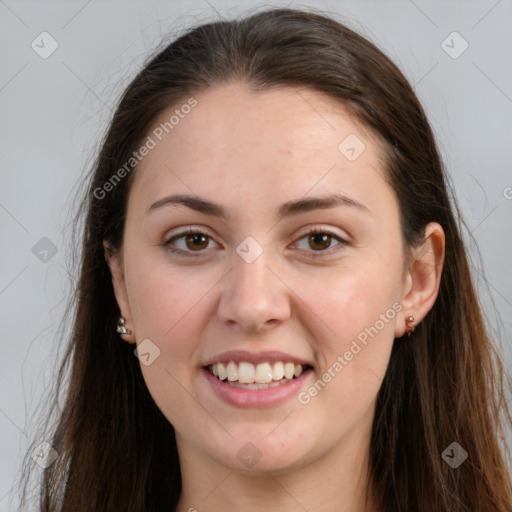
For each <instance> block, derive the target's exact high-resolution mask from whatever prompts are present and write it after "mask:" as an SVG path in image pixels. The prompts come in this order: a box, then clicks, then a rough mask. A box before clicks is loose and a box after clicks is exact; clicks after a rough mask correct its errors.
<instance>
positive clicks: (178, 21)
mask: <svg viewBox="0 0 512 512" xmlns="http://www.w3.org/2000/svg"><path fill="white" fill-rule="evenodd" d="M277 5H281V6H293V7H307V6H311V7H316V8H319V9H322V10H324V11H326V12H327V13H331V14H332V15H334V16H337V17H338V19H339V20H340V21H344V22H346V23H348V25H349V26H351V27H352V28H353V29H355V30H357V31H358V32H360V33H361V34H363V35H364V36H366V37H367V38H369V39H370V40H371V41H373V42H374V43H375V44H377V46H379V47H380V48H381V49H383V50H384V51H385V52H386V53H387V54H388V55H389V56H390V57H391V58H392V59H393V60H394V62H395V63H396V64H397V65H398V66H399V67H400V68H401V69H402V71H403V72H404V74H405V75H406V76H407V78H408V79H409V80H410V82H411V84H413V85H414V88H415V91H416V93H417V94H418V96H419V98H420V100H421V101H422V103H423V105H424V106H425V109H426V111H427V115H428V117H429V119H430V121H431V124H432V126H433V128H434V131H435V134H436V137H437V140H438V143H439V147H440V150H441V153H442V157H443V159H444V161H445V163H446V166H447V170H448V172H449V174H450V176H451V179H452V181H453V183H454V186H455V191H456V195H457V198H458V200H459V202H460V205H461V207H462V209H463V212H464V218H465V221H466V223H467V226H468V230H469V231H470V232H471V234H472V236H473V237H474V240H475V241H476V244H475V243H473V242H471V243H470V248H471V254H472V256H473V259H474V272H475V277H476V278H477V281H478V283H479V287H480V288H481V293H482V302H483V304H484V305H485V308H486V312H487V314H488V317H489V322H490V323H491V324H492V325H493V326H495V327H496V328H497V329H498V330H499V333H500V336H501V342H502V344H503V345H504V348H505V352H506V362H507V365H508V369H509V371H510V369H511V368H512V352H511V350H510V348H509V345H510V343H509V341H510V339H511V334H512V279H511V274H510V264H511V257H510V253H511V250H512V222H511V220H512V172H511V163H512V137H511V135H512V65H511V63H512V55H511V54H512V25H511V23H510V21H511V20H512V2H511V1H510V0H501V1H496V0H491V1H467V0H466V1H450V2H446V1H440V2H432V1H420V0H415V1H412V0H411V1H408V0H400V1H382V0H380V1H357V2H356V1H338V2H334V1H331V2H328V1H324V2H320V1H318V2H316V1H315V2H313V1H311V2H309V3H308V2H306V3H295V2H270V3H257V2H251V1H245V2H243V3H239V2H236V1H227V0H208V1H207V0H187V1H186V2H182V1H165V2H164V1H145V2H142V1H139V2H129V1H122V2H120V1H109V2H101V1H99V0H92V1H90V0H89V1H87V0H86V1H80V2H75V1H66V2H55V1H45V2H42V1H38V2H26V1H14V0H0V43H1V44H0V53H1V57H0V59H1V67H0V109H1V117H0V120H1V121H0V165H1V167H0V168H1V171H0V172H1V175H0V176H1V178H0V226H1V246H0V258H1V259H0V262H1V264H0V324H1V327H0V328H1V362H0V364H1V375H0V432H1V436H0V461H1V464H0V510H5V511H7V510H12V509H14V504H15V503H16V494H17V488H16V484H15V477H16V475H17V472H18V470H19V466H20V462H21V458H22V456H23V454H24V453H25V452H26V451H27V449H28V446H29V445H30V444H31V443H32V442H33V441H34V440H36V441H38V442H39V441H41V442H43V441H45V440H44V439H41V440H37V439H34V436H35V435H36V434H35V432H36V430H35V424H34V422H33V420H34V410H35V407H36V405H37V403H38V400H39V397H40V396H41V393H42V392H44V391H45V390H47V389H48V388H49V386H50V384H51V382H52V379H53V378H54V375H55V370H56V358H57V357H58V352H57V347H58V340H57V328H58V326H59V322H60V321H61V318H62V314H63V311H64V307H65V305H66V301H67V290H68V289H69V286H68V283H69V281H70V279H71V278H72V276H70V275H69V273H68V269H69V254H70V251H69V245H70V235H71V228H70V220H71V218H72V214H73V212H74V210H73V209H74V207H75V206H76V201H74V192H75V186H76V183H77V181H78V180H79V179H81V177H82V176H83V175H84V173H85V172H87V170H88V164H89V163H90V161H91V160H92V158H93V157H94V152H95V151H96V149H97V145H98V142H99V140H100V138H101V136H102V134H103V133H104V130H105V128H106V124H107V122H108V120H109V117H110V116H111V113H112V110H113V109H114V107H115V104H116V101H117V99H118V98H119V95H120V94H121V92H122V90H123V88H124V87H125V86H126V85H127V83H128V82H129V80H130V79H131V78H133V77H134V75H135V73H136V72H137V71H138V69H139V68H140V66H141V65H142V63H143V62H144V60H145V59H146V58H147V56H148V54H149V53H150V52H151V51H153V49H154V48H155V47H156V46H158V45H161V44H162V41H163V38H166V39H167V40H168V39H169V38H171V37H172V36H173V35H175V34H177V33H179V32H181V31H183V30H184V29H186V28H187V27H188V26H191V25H193V24H197V23H201V22H206V21H211V20H213V19H221V18H222V17H225V18H228V19H229V18H232V17H234V16H237V15H240V14H243V13H245V12H247V10H251V11H254V10H255V9H256V8H258V7H259V8H263V7H270V6H277ZM43 32H45V33H46V34H42V33H43ZM454 32H455V34H454ZM41 41H42V42H41ZM57 45H58V46H57ZM55 48H56V49H55ZM53 49H55V50H54V51H53V53H51V55H48V53H50V52H51V51H52V50H53ZM479 254H480V256H479ZM480 257H481V262H480V260H479V258H480ZM483 275H485V280H484V279H483V278H482V276H483ZM485 283H487V285H485ZM487 290H488V291H489V293H488V292H487ZM493 304H494V305H493ZM440 451H441V450H440ZM41 471H42V470H41ZM11 500H12V503H11Z"/></svg>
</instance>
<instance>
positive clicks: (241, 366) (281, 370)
mask: <svg viewBox="0 0 512 512" xmlns="http://www.w3.org/2000/svg"><path fill="white" fill-rule="evenodd" d="M209 369H210V372H211V373H212V374H213V375H215V376H216V377H218V378H219V379H220V380H226V379H227V380H228V381H229V382H231V383H234V384H235V385H237V386H238V385H239V384H245V385H247V387H249V388H250V389H253V388H254V389H258V388H259V386H258V385H259V384H261V385H263V386H262V387H265V388H266V387H269V386H270V387H273V386H274V385H278V384H279V383H280V382H279V381H282V382H281V383H283V379H284V381H286V382H288V381H289V380H291V379H293V378H294V377H295V378H297V377H300V376H301V375H302V372H303V371H304V368H303V366H302V365H301V364H295V363H291V362H286V363H285V362H282V361H278V362H276V363H274V364H273V365H271V364H270V363H260V364H256V365H254V364H252V363H247V362H244V361H242V362H240V363H238V364H237V363H235V362H234V361H229V363H228V364H227V365H224V364H223V363H216V364H212V365H211V366H210V367H209ZM251 384H254V386H250V385H251Z"/></svg>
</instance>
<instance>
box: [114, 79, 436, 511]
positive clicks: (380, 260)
mask: <svg viewBox="0 0 512 512" xmlns="http://www.w3.org/2000/svg"><path fill="white" fill-rule="evenodd" d="M194 97H195V98H196V99H197V101H198V105H197V106H196V107H195V109H193V110H192V112H191V113H190V114H188V115H187V116H186V117H185V118H184V119H182V120H180V123H179V125H177V126H175V127H174V129H173V131H172V132H170V133H169V135H167V136H166V137H165V138H164V139H163V140H162V142H160V143H158V144H157V146H156V147H155V148H154V149H152V150H151V151H150V153H149V155H148V156H147V157H145V159H144V160H143V161H142V163H141V164H140V166H139V168H138V169H137V171H136V176H135V179H134V182H133V185H132V188H131V191H130V195H129V201H128V210H127V218H126V225H125V232H124V241H123V246H122V248H121V250H120V251H119V252H114V253H111V252H109V251H106V256H107V260H108V262H109V265H110V268H111V271H112V277H113V283H114V289H115V293H116V298H117V301H118V303H119V307H120V310H121V313H122V315H123V316H124V317H125V319H126V326H127V328H128V329H130V330H131V333H130V334H128V335H123V336H122V337H123V339H124V340H125V341H127V342H129V343H140V342H142V340H145V339H147V338H149V339H150V340H151V341H152V342H153V343H154V344H155V345H156V346H157V347H158V348H159V350H160V355H159V357H157V358H156V359H155V360H154V362H153V363H152V364H150V365H149V366H145V365H143V364H141V369H142V372H143V375H144V379H145V382H146V384H147V386H148V389H149V391H150V392H151V394H152V396H153V398H154V400H155V401H156V403H157V404H158V406H159V407H160V409H161V410H162V412H163V413H164V415H165V416H166V417H167V418H168V419H169V421H170V422H171V423H172V425H173V426H174V428H175V430H176V440H177V446H178V451H179V457H180V465H181V471H182V478H183V492H182V497H181V500H180V503H179V507H178V510H180V511H186V510H190V509H191V508H195V509H197V510H201V511H203V510H204V511H217V510H219V511H220V510H223V511H224V510H244V511H256V510H258V511H260V510H280V511H287V510H294V511H296V510H297V509H300V508H301V507H304V509H306V510H315V511H327V510H329V511H330V510H337V511H343V512H361V511H370V510H371V511H375V510H378V509H377V508H376V507H375V505H374V504H372V502H371V496H368V499H369V503H368V504H367V505H365V502H364V500H365V497H366V495H365V479H366V477H367V469H368V468H367V461H368V457H369V439H370V432H371V425H372V421H373V416H374V407H375V400H376V396H377V393H378V391H379V388H380V385H381V381H382V378H383V376H384V374H385V372H386V368H387V365H388V363H389V357H390V353H391V348H392V345H393V341H394V338H395V337H400V336H403V335H404V333H405V332H406V330H407V324H406V317H408V316H409V315H412V316H414V318H415V322H414V324H415V325H417V324H418V323H419V322H421V320H422V319H423V317H424V316H425V315H426V314H427V312H428V311H429V310H430V309H431V307H432V305H433V303H434V301H435V299H436V296H437V293H438V288H439V281H440V276H441V270H442V261H443V256H444V233H443V230H442V228H441V226H439V225H438V224H436V223H431V224H429V225H428V226H427V227H426V237H425V242H424V244H423V245H422V246H421V247H420V248H418V249H416V250H414V251H413V252H412V256H411V258H410V259H409V260H407V261H406V259H405V256H404V250H403V243H402V234H401V231H400V225H399V213H398V212H399V210H398V203H397V199H396V197H395V194H394V191H393V190H392V188H390V186H389V185H388V183H387V182H386V181H385V180H384V178H383V172H384V171H383V164H382V161H381V159H380V158H379V152H380V146H379V143H378V141H377V140H376V139H374V138H373V137H372V136H371V133H370V132H369V131H367V130H366V129H365V128H364V127H363V126H361V125H360V124H359V123H358V122H357V121H356V120H355V119H354V118H353V117H352V116H350V115H349V113H348V112H347V110H346V109H345V108H344V107H343V105H340V104H339V103H337V102H334V101H333V100H332V99H330V98H328V97H326V96H324V95H322V94H321V93H319V92H315V91H312V90H308V89H300V90H299V89H293V88H286V87H282V88H274V89H271V90H267V91H265V92H258V93H256V92H254V91H251V90H250V88H249V87H248V86H247V85H245V84H242V83H231V84H227V85H222V86H216V87H210V88H209V89H206V90H205V91H202V92H201V93H199V94H197V95H195V96H194ZM175 108H176V106H172V107H171V108H169V111H168V112H166V113H165V115H163V116H162V118H161V119H158V120H156V122H155V126H158V125H159V123H160V122H162V121H165V120H166V119H168V118H169V116H170V114H171V113H172V112H173V110H174V109H175ZM350 134H355V135H356V136H357V137H358V138H359V139H360V140H361V141H363V142H364V144H365V150H364V151H363V152H362V153H361V154H360V156H359V157H358V158H357V159H356V160H355V161H352V162H351V161H349V160H348V159H347V158H346V157H345V156H344V154H342V153H341V152H340V151H339V150H338V145H339V144H340V142H341V141H343V140H344V139H345V137H347V136H348V135H350ZM333 192H339V193H342V194H344V195H346V196H348V197H350V198H352V199H354V200H356V201H358V202H360V203H362V204H364V205H365V206H366V207H367V209H368V210H369V211H363V210H362V209H358V208H355V207H351V206H347V205H341V206H336V207H333V208H329V209H316V210H313V211H309V212H302V213H299V214H297V215H294V216H291V217H289V218H284V219H282V220H279V219H278V217H277V210H278V207H279V206H280V205H282V204H283V203H285V202H287V201H291V200H297V199H301V198H304V197H311V196H322V195H328V194H331V193H333ZM171 194H193V195H197V196H201V197H204V198H207V199H209V200H212V201H215V202H216V203H219V204H221V205H222V206H223V207H224V208H225V209H226V210H227V212H228V215H229V217H228V219H226V220H221V219H219V218H216V217H213V216H210V215H207V214H204V213H199V212H196V211H193V210H191V209H189V208H187V207H185V206H182V205H167V206H164V207H162V208H158V209H155V210H154V211H152V212H151V213H147V211H148V208H149V206H150V205H151V204H153V203H154V202H156V201H158V200H159V199H161V198H163V197H165V196H168V195H171ZM189 226H194V227H197V226H201V227H202V228H203V229H205V230H206V231H207V233H208V235H209V236H210V237H211V238H209V239H208V238H207V239H206V241H205V242H204V243H203V244H199V249H196V248H195V246H194V245H193V244H191V243H190V242H189V243H188V244H187V243H186V237H182V238H181V239H179V240H175V241H174V247H175V248H179V249H182V250H183V251H188V252H189V253H192V254H200V255H199V256H197V257H186V256H182V257H180V256H177V255H175V254H172V253H170V252H169V251H167V250H166V247H165V245H164V244H165V242H166V241H168V240H169V239H170V238H171V235H173V236H174V235H176V234H179V233H180V232H181V231H185V230H186V228H188V227H189ZM312 227H319V228H322V229H324V230H328V231H330V232H332V233H333V234H334V235H336V236H339V237H340V238H341V239H345V240H346V241H347V243H346V244H341V243H340V242H339V240H338V239H336V238H335V237H333V238H332V239H331V243H330V245H329V242H327V243H326V244H325V245H324V246H323V247H324V248H323V249H322V248H321V249H320V250H319V249H318V242H317V245H314V244H313V245H311V244H310V243H308V236H306V235H307V233H308V230H309V228H312ZM247 236H252V237H253V238H254V239H255V240H256V241H257V242H258V244H259V245H260V246H261V248H262V249H263V253H262V254H261V255H260V256H259V258H257V259H256V260H255V261H254V262H252V263H247V262H246V261H245V260H244V259H242V258H241V257H240V256H239V254H238V253H237V252H236V248H237V246H238V245H239V244H240V243H241V242H242V241H243V240H244V239H245V238H246V237H247ZM196 243H197V242H196ZM105 247H106V248H107V244H105ZM315 249H316V250H315ZM322 250H323V253H322ZM194 251H195V252H194ZM326 253H330V254H326ZM308 254H317V255H321V256H320V257H318V258H316V259H313V258H311V257H308ZM393 304H395V305H396V304H398V305H399V307H400V309H401V311H399V312H397V313H396V314H395V315H394V318H392V319H391V320H389V321H388V322H387V323H385V325H384V327H383V328H382V329H380V330H379V331H378V334H377V335H375V336H374V337H373V338H369V339H368V343H367V345H366V346H364V348H363V349H362V350H361V351H360V352H359V353H357V355H355V356H354V357H353V359H352V360H351V361H349V362H348V363H347V365H346V366H344V368H343V370H342V371H340V372H338V373H335V377H334V378H332V380H331V381H330V382H329V383H328V384H327V385H326V386H325V387H324V388H323V389H322V390H321V392H319V393H318V394H317V395H316V396H314V397H312V398H311V400H310V401H309V403H307V404H302V403H300V402H299V400H298V399H297V397H296V396H294V397H293V398H291V399H289V400H287V401H286V402H285V403H284V404H280V405H279V406H273V407H263V408H241V407H236V406H233V405H229V404H227V403H225V402H223V401H221V400H220V399H219V398H217V396H216V395H215V394H214V393H213V391H212V389H211V386H210V384H209V383H208V382H207V381H206V379H205V378H204V375H203V374H202V369H201V368H202V366H203V364H204V363H205V362H206V361H207V359H208V358H210V357H212V356H214V355H216V354H219V353H221V352H224V351H227V350H234V349H245V350H249V351H250V352H261V351H266V350H281V351H283V352H286V353H289V354H292V355H294V356H297V357H301V358H303V359H305V360H308V361H311V362H312V364H313V365H314V372H313V373H311V374H310V375H309V377H308V380H307V382H305V383H304V386H303V389H304V390H307V389H308V388H310V386H311V385H312V384H313V383H314V382H315V381H316V380H317V379H318V378H319V377H320V376H321V375H322V374H324V373H325V372H327V371H328V369H329V368H332V365H333V363H334V362H335V361H336V360H337V357H338V356H340V355H341V356H343V354H344V353H345V352H346V351H347V350H348V349H349V348H350V346H351V343H352V342H353V341H354V340H355V339H356V337H357V335H358V334H360V333H361V332H362V331H364V329H365V327H369V326H373V325H375V323H376V321H377V320H378V319H379V318H380V316H379V315H381V314H384V313H385V312H386V311H389V310H390V308H391V309H392V305H393ZM412 339H413V338H411V340H412ZM407 340H408V339H407V338H405V339H404V340H400V342H401V343H407V342H408V341H407ZM248 442H250V443H252V444H253V445H254V446H255V447H256V448H257V450H258V451H259V453H261V459H260V460H259V461H258V462H257V463H256V464H255V465H254V466H252V467H250V468H248V467H246V466H245V465H244V464H242V462H241V461H240V460H239V458H238V457H237V453H238V451H239V450H240V449H241V448H242V447H243V446H244V445H245V444H246V443H248ZM312 482H314V485H313V484H312ZM340 491H341V492H340Z"/></svg>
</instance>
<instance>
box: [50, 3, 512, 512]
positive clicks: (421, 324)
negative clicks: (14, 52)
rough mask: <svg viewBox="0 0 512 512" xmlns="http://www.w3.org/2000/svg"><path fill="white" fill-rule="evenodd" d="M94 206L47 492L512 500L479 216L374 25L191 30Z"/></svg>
mask: <svg viewBox="0 0 512 512" xmlns="http://www.w3.org/2000/svg"><path fill="white" fill-rule="evenodd" d="M84 210H85V211H86V221H85V231H84V239H83V245H82V262H81V274H80V280H79V284H78V289H77V296H76V301H77V302H76V314H75V319H74V329H73V336H72V339H71V340H70V345H69V350H68V353H67V356H66V360H65V361H64V363H63V367H62V370H61V373H60V375H59V379H60V380H59V383H62V382H63V381H64V376H65V375H66V368H67V366H66V365H68V364H69V365H70V366H69V368H70V372H69V379H70V380H69V392H68V394H67V398H66V401H65V405H64V407H63V408H62V411H61V414H60V418H59V421H58V424H57V425H56V428H55V429H54V431H53V432H52V434H53V435H52V437H51V443H50V444H51V446H52V447H53V449H54V450H55V452H56V454H57V455H58V456H57V458H56V460H55V461H54V462H53V463H52V464H51V465H49V466H48V467H47V469H46V471H45V474H44V482H43V486H42V491H41V510H44V511H54V510H63V511H66V512H67V511H74V510H76V511H86V510H90V511H99V510H101V511H117V510H123V511H137V512H140V511H152V512H153V511H164V510H165V511H170V510H176V511H180V512H181V511H187V510H188V511H190V510H199V511H201V510H204V511H216V510H220V509H222V510H244V511H250V510H263V509H265V510H309V511H313V510H314V511H331V510H336V511H346V512H362V511H372V512H373V511H378V512H384V511H386V512H387V511H389V512H396V511H404V512H405V511H407V512H409V511H421V512H423V511H424V512H427V511H428V512H431V511H447V512H448V511H450V512H454V511H459V512H462V511H469V510H472V511H485V512H489V511H500V512H505V511H510V510H512V490H511V484H510V474H509V469H508V467H507V461H506V459H505V456H504V455H503V453H505V452H506V447H505V446H504V442H503V431H504V425H505V424H506V423H505V422H508V424H509V423H510V420H511V418H510V414H509V411H508V410H507V409H506V406H505V403H506V402H505V398H504V376H503V369H502V364H501V362H500V359H499V357H497V356H496V355H495V354H494V351H493V348H492V345H491V342H490V340H489V338H488V336H487V334H486V328H485V325H484V321H483V314H482V311H481V310H480V306H479V303H478V300H477V297H476V295H475V290H474V287H473V285H472V280H471V275H470V269H469V267H468V260H467V257H466V253H465V248H464V246H463V243H462V240H461V234H460V231H459V224H458V221H457V217H456V214H457V213H458V212H457V210H456V207H453V206H452V203H451V202H450V198H449V196H448V192H447V186H446V183H445V176H444V171H443V168H442V165H441V162H440V158H439V155H438V151H437V148H436V144H435V140H434V136H433V133H432V131H431V128H430V126H429V123H428V121H427V119H426V117H425V113H424V111H423V109H422V107H421V105H420V104H419V102H418V99H417V98H416V96H415V94H414V92H413V90H412V88H411V87H410V85H409V84H408V82H407V81H406V79H405V78H404V76H403V75H402V74H401V73H400V71H399V70H398V69H397V68H396V67H395V65H394V64H392V63H391V62H390V60H389V59H388V58H387V57H386V56H384V55H383V54H382V53H381V52H380V51H379V50H378V49H377V48H376V47H375V46H374V45H372V44H371V43H370V42H369V41H367V40H366V39H364V38H362V37H361V36H359V35H357V34H356V33H354V32H353V31H351V30H350V29H348V28H346V27H344V26H343V25H340V24H339V23H337V22H336V21H334V20H332V19H329V18H327V17H324V16H321V15H318V14H314V13H307V12H301V11H296V10H291V9H276V10H268V11H265V12H262V13H259V14H256V15H253V16H251V17H248V18H246V19H243V20H241V21H233V22H219V23H211V24H207V25H203V26H200V27H197V28H195V29H192V30H190V31H189V32H188V33H186V34H185V35H183V36H182V37H180V38H179V39H178V40H176V41H174V42H173V43H172V44H170V45H169V46H168V47H167V48H165V49H164V50H163V51H161V52H160V53H159V54H158V55H156V56H155V57H154V58H152V59H151V60H150V62H149V63H148V64H147V65H146V66H145V67H144V69H142V71H141V72H140V73H139V74H138V76H137V77H136V78H135V79H134V80H133V82H132V83H131V84H130V86H129V87H128V88H127V90H126V92H125V94H124V96H123V97H122V99H121V101H120V104H119V106H118V108H117V110H116V112H115V114H114V117H113V119H112V121H111V124H110V127H109V130H108V132H107V135H106V138H105V140H104V142H103V145H102V149H101V151H100V153H99V156H98V159H97V162H96V164H95V167H94V172H93V173H92V175H91V180H90V184H89V190H88V194H87V197H86V200H85V202H84ZM135 356H136V357H135ZM502 414H503V416H501V415H502Z"/></svg>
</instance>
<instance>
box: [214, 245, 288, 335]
mask: <svg viewBox="0 0 512 512" xmlns="http://www.w3.org/2000/svg"><path fill="white" fill-rule="evenodd" d="M265 256H266V253H265V252H264V253H263V254H262V255H261V256H260V257H259V258H258V259H256V260H255V261H253V262H252V263H247V262H246V261H244V260H243V259H242V258H240V257H239V256H238V255H236V254H235V255H234V261H233V269H232V271H231V272H229V273H228V274H227V276H226V278H225V280H223V281H224V288H223V289H222V295H221V298H220V302H219V306H218V310H217V315H218V317H219V319H220V320H221V321H223V322H225V323H227V324H229V325H231V326H236V327H237V328H239V329H240V330H243V331H247V332H259V331H264V330H267V329H269V328H272V327H276V326H278V325H279V324H281V323H282V322H284V321H286V320H287V319H288V318H290V312H291V305H290V293H291V292H290V290H289V289H288V287H287V286H286V284H285V283H284V282H283V281H284V279H282V277H281V276H279V271H278V270H277V269H275V268H272V264H269V263H270V262H269V261H268V259H267V258H266V257H265ZM274 267H275V265H274Z"/></svg>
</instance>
